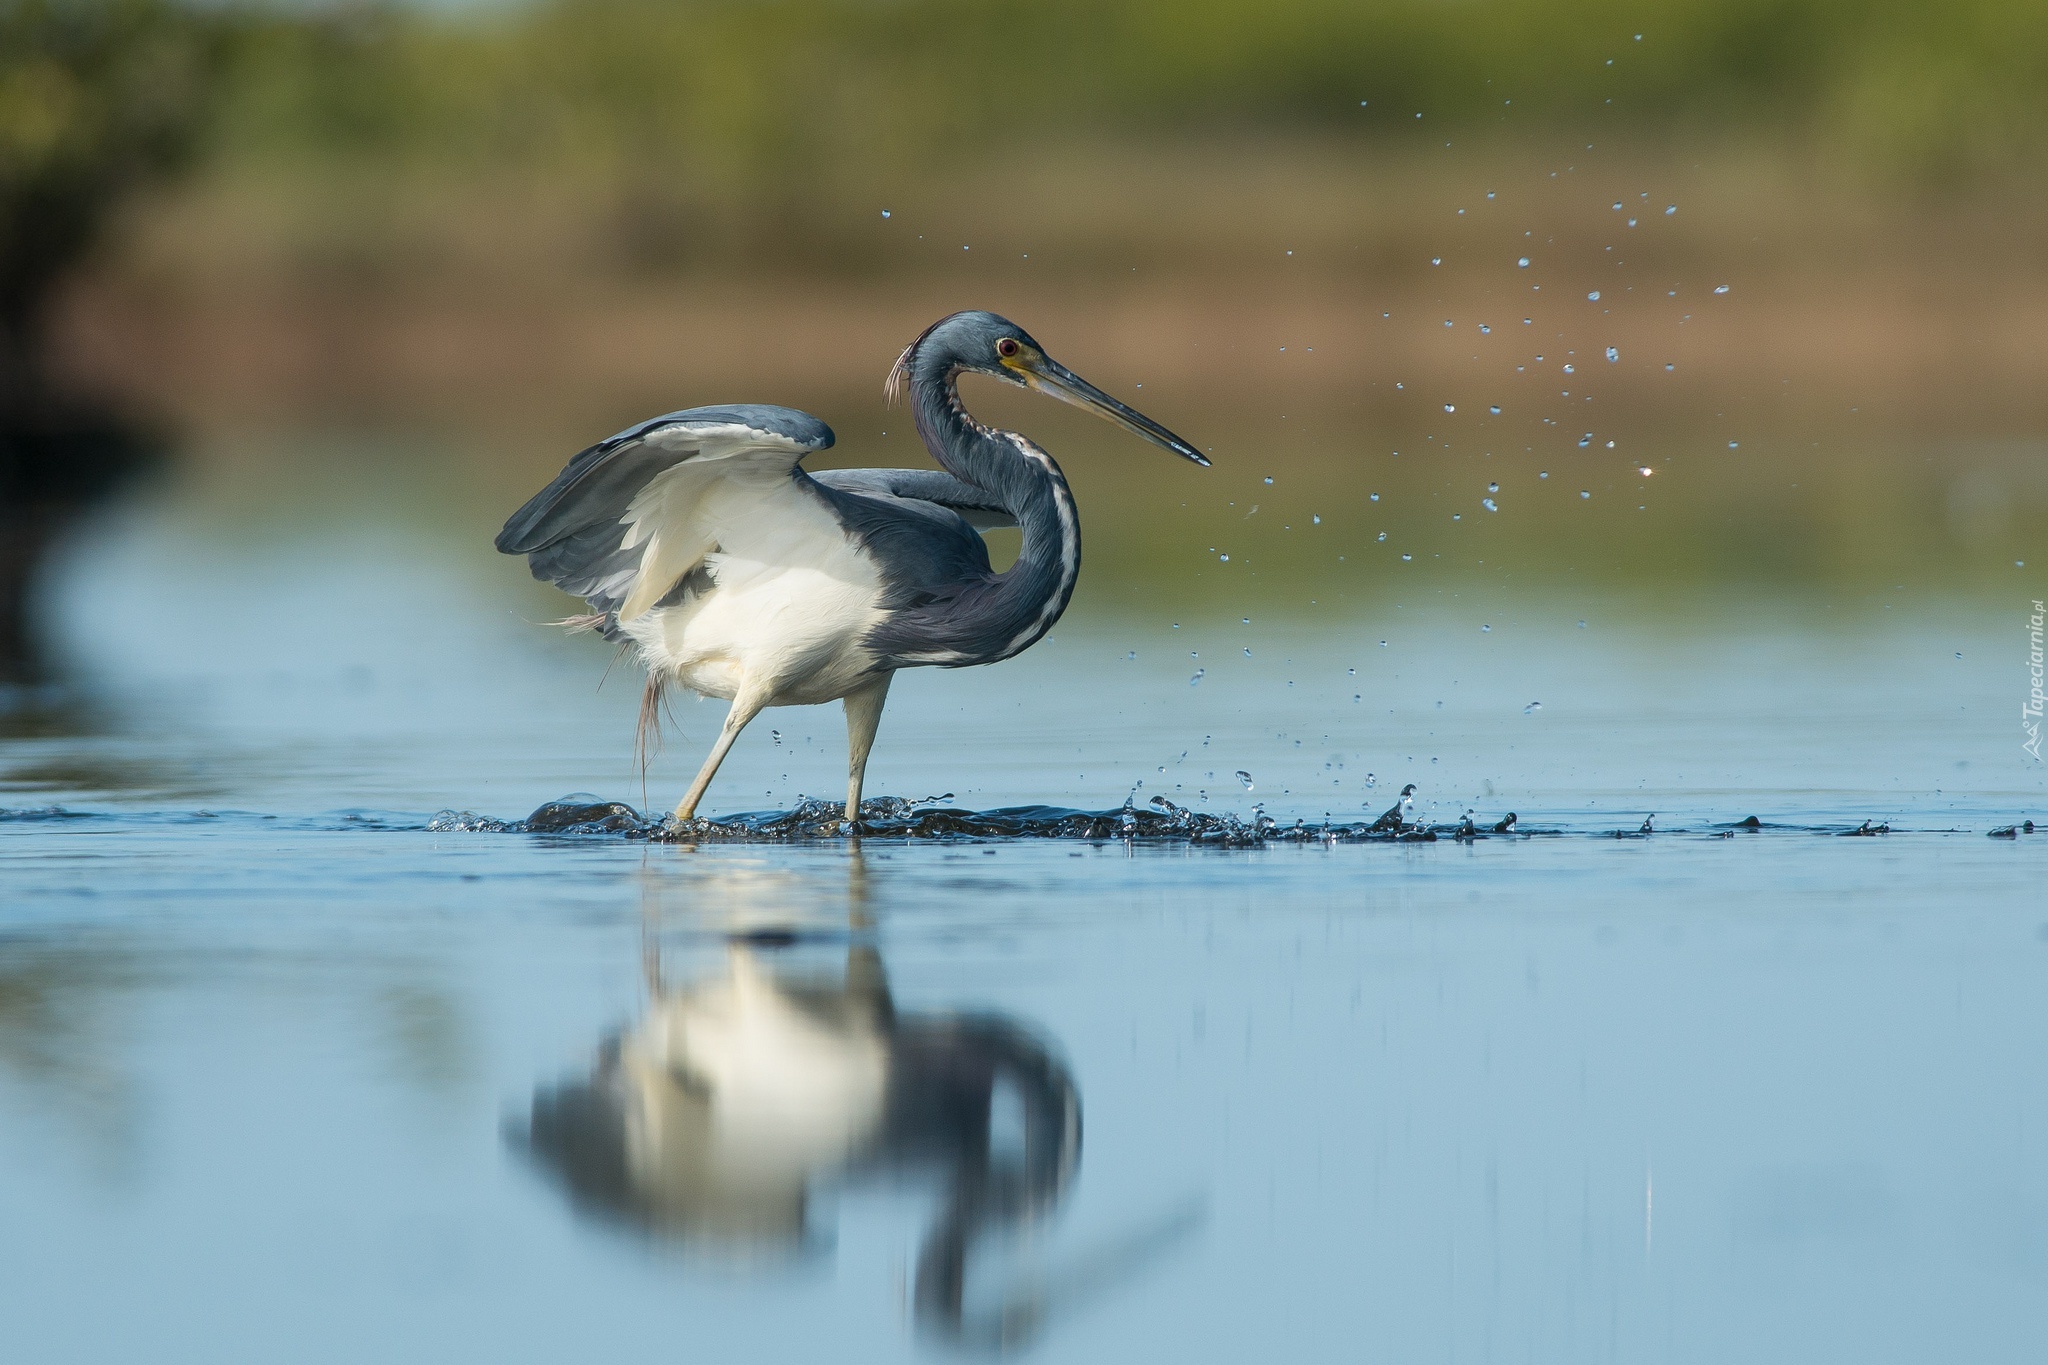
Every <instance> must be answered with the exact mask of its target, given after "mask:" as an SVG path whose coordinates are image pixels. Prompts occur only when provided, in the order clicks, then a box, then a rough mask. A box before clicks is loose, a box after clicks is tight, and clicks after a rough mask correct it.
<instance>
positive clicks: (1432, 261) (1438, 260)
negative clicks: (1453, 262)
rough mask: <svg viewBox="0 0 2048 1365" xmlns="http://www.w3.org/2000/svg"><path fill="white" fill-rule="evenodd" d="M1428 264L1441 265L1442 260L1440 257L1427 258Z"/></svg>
mask: <svg viewBox="0 0 2048 1365" xmlns="http://www.w3.org/2000/svg"><path fill="white" fill-rule="evenodd" d="M1429 263H1430V264H1431V265H1442V264H1443V263H1444V258H1443V257H1441V256H1432V257H1430V258H1429Z"/></svg>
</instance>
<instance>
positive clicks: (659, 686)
mask: <svg viewBox="0 0 2048 1365" xmlns="http://www.w3.org/2000/svg"><path fill="white" fill-rule="evenodd" d="M667 700H668V677H667V676H666V675H665V674H662V673H659V672H655V671H652V670H650V671H649V672H648V674H647V686H646V687H645V688H644V689H643V690H642V691H641V693H640V723H639V725H637V726H636V727H635V728H634V731H633V761H634V762H635V763H637V764H638V765H639V767H640V781H641V783H642V784H643V785H644V784H645V783H646V781H647V764H648V763H649V761H650V760H652V759H653V757H654V755H655V754H656V753H658V752H660V750H661V708H662V704H663V703H664V702H666V701H667Z"/></svg>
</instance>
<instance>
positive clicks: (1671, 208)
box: [1664, 204, 1678, 218]
mask: <svg viewBox="0 0 2048 1365" xmlns="http://www.w3.org/2000/svg"><path fill="white" fill-rule="evenodd" d="M1676 212H1678V205H1676V204H1666V205H1665V206H1664V216H1665V217H1666V218H1669V217H1670V216H1671V215H1672V214H1674V213H1676Z"/></svg>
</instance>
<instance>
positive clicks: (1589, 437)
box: [1579, 431, 1593, 450]
mask: <svg viewBox="0 0 2048 1365" xmlns="http://www.w3.org/2000/svg"><path fill="white" fill-rule="evenodd" d="M1591 444H1593V433H1592V432H1590V431H1589V432H1587V433H1586V434H1585V435H1584V436H1581V437H1580V438H1579V449H1580V450H1584V449H1585V448H1586V447H1587V446H1589V445H1591Z"/></svg>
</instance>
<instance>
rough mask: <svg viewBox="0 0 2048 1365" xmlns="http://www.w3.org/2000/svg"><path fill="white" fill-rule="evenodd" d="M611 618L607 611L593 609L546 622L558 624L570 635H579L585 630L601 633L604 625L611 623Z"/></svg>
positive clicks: (552, 624) (553, 624)
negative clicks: (578, 614) (579, 614)
mask: <svg viewBox="0 0 2048 1365" xmlns="http://www.w3.org/2000/svg"><path fill="white" fill-rule="evenodd" d="M611 619H612V614H611V613H610V612H608V611H593V612H587V613H585V614H583V615H581V616H564V617H563V618H562V619H561V620H559V621H550V622H548V624H549V625H551V626H560V627H561V628H562V629H564V630H566V631H568V632H569V633H570V634H571V635H579V634H581V633H582V632H584V631H586V630H594V631H597V632H599V633H603V632H604V630H605V629H606V627H608V626H609V625H610V624H611Z"/></svg>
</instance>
